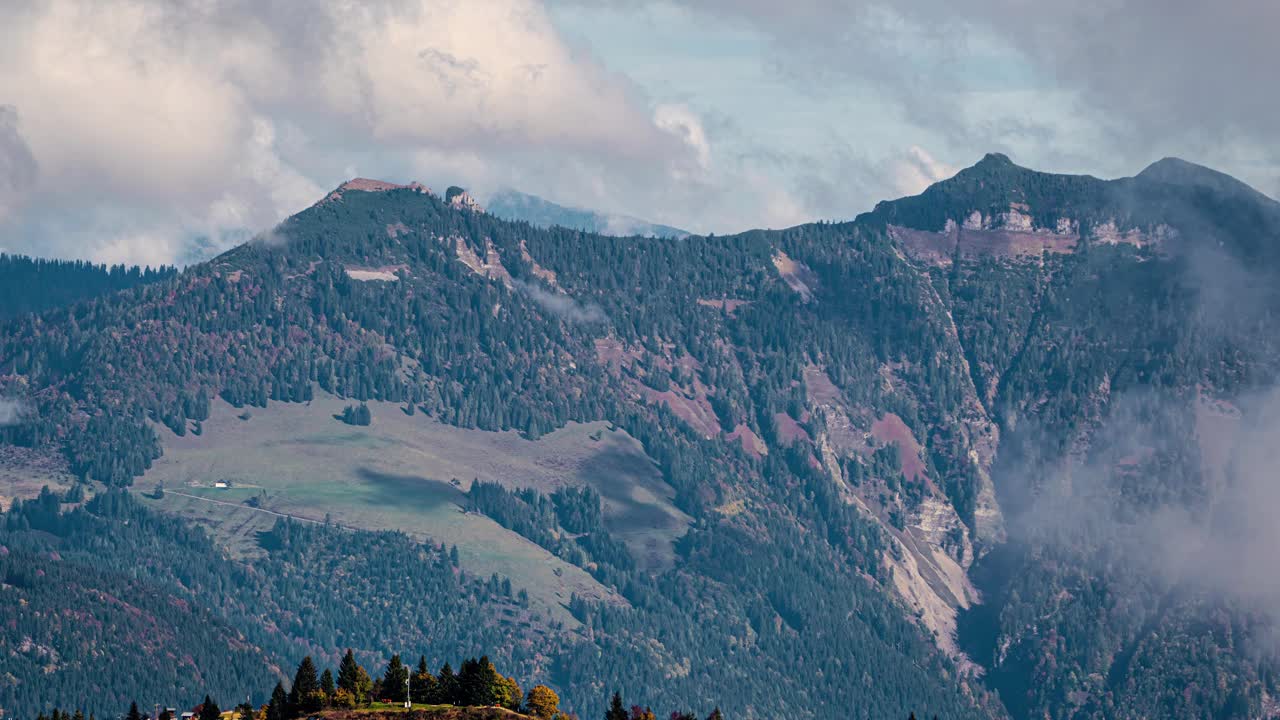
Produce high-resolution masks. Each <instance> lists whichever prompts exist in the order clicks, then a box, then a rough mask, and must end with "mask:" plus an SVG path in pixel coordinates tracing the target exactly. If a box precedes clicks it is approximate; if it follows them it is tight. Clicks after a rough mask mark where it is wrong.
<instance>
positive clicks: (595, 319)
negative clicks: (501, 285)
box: [511, 280, 609, 325]
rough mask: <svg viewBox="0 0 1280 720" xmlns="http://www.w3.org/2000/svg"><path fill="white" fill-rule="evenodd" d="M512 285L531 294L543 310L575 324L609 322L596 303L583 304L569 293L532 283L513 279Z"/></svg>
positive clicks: (531, 297)
mask: <svg viewBox="0 0 1280 720" xmlns="http://www.w3.org/2000/svg"><path fill="white" fill-rule="evenodd" d="M511 285H512V286H513V287H514V288H515V289H516V290H518V291H520V292H521V293H523V294H525V295H527V296H529V298H530V299H531V300H533V301H534V302H535V303H537V304H538V306H539V307H541V308H542V309H543V310H546V311H547V312H549V313H551V314H552V315H555V316H556V317H559V318H560V319H562V320H564V321H565V322H568V323H571V324H574V325H593V324H596V323H603V322H608V320H609V317H608V316H607V315H605V312H604V310H603V309H602V308H601V307H600V306H599V305H596V304H595V303H587V304H585V305H584V304H582V303H580V302H578V301H577V300H574V299H573V298H571V297H569V296H568V295H560V294H558V293H553V292H547V291H546V290H543V289H542V288H540V287H538V286H537V285H534V284H532V283H527V282H524V281H521V280H512V281H511Z"/></svg>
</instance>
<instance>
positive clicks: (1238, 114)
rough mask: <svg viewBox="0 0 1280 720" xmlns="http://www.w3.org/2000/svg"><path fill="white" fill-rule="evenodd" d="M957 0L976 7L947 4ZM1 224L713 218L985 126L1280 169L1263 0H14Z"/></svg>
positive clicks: (189, 255)
mask: <svg viewBox="0 0 1280 720" xmlns="http://www.w3.org/2000/svg"><path fill="white" fill-rule="evenodd" d="M961 6H963V7H961ZM4 13H5V23H4V24H3V27H0V249H3V250H7V251H10V252H25V253H31V254H36V255H42V256H59V257H83V258H90V259H94V260H98V261H108V262H121V261H127V262H140V263H172V262H179V263H181V262H186V261H189V260H191V259H193V258H199V257H202V256H205V255H207V254H208V253H210V252H212V251H215V250H217V249H221V248H224V247H227V246H229V245H231V244H233V243H235V242H238V241H240V240H241V239H243V237H244V236H245V233H251V232H256V231H260V230H262V229H265V228H269V227H270V226H272V225H273V224H275V223H276V222H278V221H279V220H280V219H282V218H283V217H285V216H287V215H289V214H291V213H293V212H296V211H298V210H300V209H302V208H304V207H306V206H307V205H309V204H310V203H312V202H313V201H315V200H316V199H318V198H319V197H320V196H321V195H322V194H323V193H324V192H325V191H326V190H328V189H331V188H332V187H334V186H336V185H337V184H339V183H340V182H342V181H343V180H345V179H347V178H350V177H353V176H358V175H359V176H369V177H376V178H382V179H388V180H395V181H408V180H414V179H416V180H421V181H423V182H425V183H427V184H428V185H430V186H432V187H436V188H440V187H443V186H445V185H448V184H460V185H464V186H468V187H470V188H472V189H473V190H475V191H476V192H477V194H478V195H480V196H481V197H482V198H483V196H484V194H485V193H486V192H488V191H491V190H494V189H497V188H500V187H504V186H510V187H515V188H518V189H521V190H524V191H527V192H531V193H534V194H537V195H541V196H543V197H546V198H548V199H551V200H554V201H558V202H562V203H566V204H573V205H579V206H586V207H592V208H596V209H600V210H604V211H609V212H620V213H627V214H631V215H636V216H639V217H644V218H646V219H649V220H653V221H657V222H662V223H666V224H670V225H676V226H679V227H683V228H687V229H690V230H694V231H700V232H720V233H723V232H729V231H733V230H739V229H745V228H748V227H781V226H786V225H791V224H795V223H799V222H803V221H807V220H813V219H819V218H847V217H851V216H853V215H854V214H856V213H858V212H860V211H862V210H865V209H868V208H869V207H870V206H871V205H872V204H873V203H874V202H875V201H876V200H878V199H882V198H886V197H893V196H898V195H902V194H908V193H914V192H918V191H919V190H921V189H922V188H923V187H924V186H926V185H927V184H928V183H929V182H931V181H932V180H935V179H938V178H940V177H945V176H946V175H948V174H949V173H952V172H954V170H955V169H957V168H959V167H963V166H965V165H968V164H972V163H973V162H975V161H976V160H977V159H979V158H980V157H981V156H982V155H983V154H984V153H985V152H988V151H1001V152H1005V153H1008V154H1009V155H1010V156H1011V157H1013V159H1014V160H1015V161H1016V162H1018V163H1020V164H1023V165H1027V166H1031V167H1036V168H1041V169H1047V170H1054V171H1063V172H1087V173H1091V174H1095V175H1099V176H1104V177H1114V176H1120V175H1128V174H1133V173H1136V172H1137V171H1139V170H1141V169H1142V167H1144V166H1145V165H1146V164H1148V163H1149V162H1151V161H1153V160H1156V159H1158V158H1160V157H1162V156H1165V155H1178V156H1180V157H1184V158H1187V159H1190V160H1193V161H1198V162H1202V163H1205V164H1208V165H1211V166H1214V167H1217V168H1219V169H1222V170H1225V171H1227V172H1230V173H1232V174H1234V175H1236V176H1237V177H1240V178H1241V179H1243V180H1245V181H1247V182H1249V183H1251V184H1253V185H1254V186H1255V187H1257V188H1259V189H1260V190H1262V191H1263V192H1266V193H1268V194H1271V195H1272V196H1276V195H1280V144H1278V143H1276V142H1275V141H1276V139H1277V137H1278V136H1280V133H1278V132H1277V131H1280V94H1277V93H1275V92H1273V88H1274V78H1273V77H1272V74H1273V68H1275V67H1277V66H1280V49H1278V48H1280V44H1277V43H1275V42H1273V38H1272V34H1273V33H1274V30H1275V28H1277V27H1280V3H1276V2H1273V1H1272V0H1225V2H1222V3H1208V2H1201V1H1198V0H1077V1H1076V2H1071V3H1065V2H1064V3H1057V2H1055V3H1048V2H1032V1H1030V0H973V1H972V2H967V3H955V2H952V1H950V0H893V1H892V2H890V1H889V0H788V1H787V2H779V1H777V0H683V1H678V2H677V1H670V2H669V1H665V0H664V1H662V2H648V1H647V0H629V1H627V2H621V1H610V0H545V1H543V0H502V1H494V2H491V1H489V0H466V1H461V0H458V1H455V0H372V1H370V2H355V0H350V1H337V0H335V1H334V2H321V1H320V0H315V1H314V2H313V1H310V0H307V1H304V0H292V1H275V0H225V1H222V2H219V1H217V0H8V2H6V3H5V10H4Z"/></svg>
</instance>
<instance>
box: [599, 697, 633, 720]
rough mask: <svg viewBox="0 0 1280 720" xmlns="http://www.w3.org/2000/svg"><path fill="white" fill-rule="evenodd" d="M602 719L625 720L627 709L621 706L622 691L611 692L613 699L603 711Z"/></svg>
mask: <svg viewBox="0 0 1280 720" xmlns="http://www.w3.org/2000/svg"><path fill="white" fill-rule="evenodd" d="M604 720H627V709H626V708H624V707H623V706H622V693H619V692H614V693H613V700H612V701H611V702H610V703H609V709H608V710H606V711H605V713H604Z"/></svg>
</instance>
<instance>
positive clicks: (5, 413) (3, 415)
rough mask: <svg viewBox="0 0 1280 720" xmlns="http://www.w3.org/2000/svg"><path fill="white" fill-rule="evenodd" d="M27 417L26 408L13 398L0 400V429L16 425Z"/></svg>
mask: <svg viewBox="0 0 1280 720" xmlns="http://www.w3.org/2000/svg"><path fill="white" fill-rule="evenodd" d="M26 415H27V407H26V405H25V404H24V403H23V402H22V401H21V400H17V399H14V398H0V427H5V426H7V425H17V424H18V423H20V422H22V420H23V418H25V417H26Z"/></svg>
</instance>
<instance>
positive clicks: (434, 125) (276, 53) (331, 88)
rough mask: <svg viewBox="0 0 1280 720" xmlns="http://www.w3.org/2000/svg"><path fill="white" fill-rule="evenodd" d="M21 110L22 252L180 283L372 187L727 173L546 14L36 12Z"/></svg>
mask: <svg viewBox="0 0 1280 720" xmlns="http://www.w3.org/2000/svg"><path fill="white" fill-rule="evenodd" d="M0 102H5V103H10V104H11V105H12V106H13V107H15V108H16V112H17V115H18V116H19V117H20V118H21V121H22V123H21V129H22V135H21V136H19V135H17V134H16V130H15V128H16V127H17V126H16V125H15V124H14V121H13V119H12V115H13V111H11V110H6V111H5V113H4V114H0V163H3V164H0V171H8V170H11V169H12V167H18V169H20V170H21V171H22V172H21V175H20V177H19V176H18V175H17V174H14V173H12V172H10V173H8V176H9V177H8V178H6V179H4V180H0V210H5V209H7V208H8V207H9V206H10V205H13V204H14V203H13V202H12V201H11V200H10V198H11V197H12V196H13V195H14V193H13V192H12V191H11V187H10V186H13V185H14V182H15V181H14V180H13V179H12V178H18V179H19V180H21V182H22V183H23V185H24V187H25V186H30V188H29V189H30V192H29V193H28V197H27V199H26V202H25V204H24V205H23V210H22V212H21V213H20V215H21V216H20V217H11V218H9V220H8V221H7V222H6V224H4V225H0V237H2V238H4V239H5V244H6V245H15V243H16V246H15V247H11V249H14V250H25V251H27V252H33V253H37V254H42V255H60V254H61V255H65V254H74V255H81V256H89V257H94V258H96V259H104V260H105V259H111V260H116V259H135V260H146V261H157V260H159V261H173V260H175V259H177V258H179V257H181V253H182V251H183V248H184V247H185V246H186V245H187V244H188V243H189V241H190V239H191V238H193V237H206V238H218V237H222V236H224V235H228V233H230V234H231V236H234V235H235V232H238V231H243V230H245V229H249V230H252V231H257V230H261V229H263V228H267V227H271V226H273V225H274V224H275V223H277V222H278V221H279V220H280V219H282V218H283V217H284V216H286V215H287V214H290V213H293V212H296V211H298V210H300V209H302V208H304V207H306V206H307V205H308V204H310V203H311V202H313V201H315V200H316V199H318V198H319V197H320V195H321V194H322V193H323V191H324V190H325V189H327V188H330V187H333V186H336V185H337V184H338V183H339V182H340V181H342V180H344V179H346V175H348V174H349V172H350V171H351V170H358V171H359V172H361V173H363V174H377V175H383V176H391V177H393V178H394V179H407V177H411V176H410V173H414V174H417V173H423V172H424V171H425V172H427V173H432V176H431V177H426V178H424V179H426V180H428V181H435V180H441V181H445V182H455V181H459V182H466V183H473V182H474V181H475V180H476V179H477V178H472V177H467V176H464V177H447V176H445V177H441V175H442V174H443V172H445V171H447V170H449V169H451V166H452V167H456V166H458V165H460V164H464V163H465V162H468V161H469V162H472V163H473V165H474V167H473V170H475V172H476V175H478V176H480V177H479V178H478V179H480V180H484V179H486V178H488V177H494V178H497V177H504V176H505V177H507V178H509V177H510V176H512V175H520V174H522V173H524V172H525V171H522V170H520V168H522V167H523V168H534V169H537V170H538V172H544V171H543V170H541V169H542V168H547V167H554V166H556V165H558V164H564V165H570V166H577V167H578V168H579V169H580V171H579V174H578V175H577V176H576V177H578V178H583V179H585V178H594V179H595V181H597V182H598V180H599V178H601V177H612V176H620V177H622V178H624V179H623V180H621V181H619V183H620V184H621V185H623V186H624V187H642V186H659V185H663V184H666V183H669V182H670V181H671V180H672V178H682V177H695V176H697V175H698V173H699V172H700V170H701V169H702V168H703V167H704V166H705V165H706V163H707V143H706V137H705V135H704V134H702V132H701V130H700V126H699V124H698V122H697V118H696V117H694V116H693V115H692V114H691V113H690V114H685V115H680V114H679V113H675V112H673V111H671V110H661V111H660V112H655V108H654V107H653V106H652V105H651V104H650V102H649V100H648V99H647V98H646V97H645V95H644V93H643V92H642V91H640V90H639V89H638V88H637V87H636V86H634V84H632V83H631V82H630V81H629V80H628V79H627V78H625V77H623V76H621V75H618V74H616V73H613V72H611V71H609V70H607V69H606V68H605V67H603V65H601V64H600V63H599V62H598V61H597V60H596V59H595V58H594V57H593V56H592V55H591V54H590V53H589V52H586V51H585V50H584V49H582V48H579V47H574V46H571V45H570V44H568V43H566V42H565V41H564V40H563V39H562V38H561V37H560V35H559V33H558V32H557V30H556V28H555V27H554V26H553V25H552V23H551V22H550V20H549V19H548V16H547V14H546V11H545V8H544V7H543V6H542V5H541V4H540V3H539V2H537V1H536V0H507V1H502V0H471V1H469V2H460V1H456V0H449V1H444V2H439V1H434V0H380V1H378V2H373V3H345V2H336V1H335V2H324V3H319V2H318V3H308V4H306V5H305V8H304V7H303V6H300V5H298V4H297V3H294V2H287V1H285V0H274V1H273V0H267V1H265V2H252V1H250V0H228V1H227V2H219V3H186V2H179V3H172V2H166V1H164V0H121V1H120V2H113V3H110V4H109V5H104V4H101V3H97V2H92V1H91V0H50V1H49V2H43V1H40V2H37V1H36V0H30V1H26V2H19V3H18V4H17V5H15V6H11V7H9V8H7V9H6V23H5V24H4V27H3V28H0ZM18 140H20V141H21V142H20V143H19V142H17V141H18ZM22 148H26V151H22ZM14 158H17V160H16V161H15V160H14ZM429 158H445V159H446V160H448V161H450V162H446V163H445V167H443V168H437V167H426V166H424V164H423V163H422V162H420V161H421V160H424V159H429ZM415 160H418V161H419V162H415ZM15 162H16V164H15ZM11 166H12V167H11ZM34 167H38V168H39V170H40V172H39V173H38V174H36V173H34V171H33V170H32V168H34ZM436 173H440V174H441V175H437V174H436ZM583 184H584V185H585V181H584V183H583ZM10 214H11V215H12V214H13V213H12V212H11V213H10ZM0 221H3V220H2V219H0ZM10 238H12V239H10Z"/></svg>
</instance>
